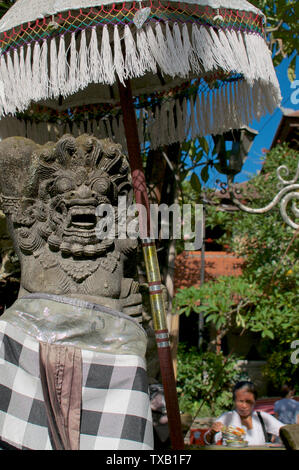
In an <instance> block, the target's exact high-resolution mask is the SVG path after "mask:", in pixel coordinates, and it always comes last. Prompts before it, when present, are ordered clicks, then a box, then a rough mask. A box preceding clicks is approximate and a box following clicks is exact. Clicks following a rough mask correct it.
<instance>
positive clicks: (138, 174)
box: [118, 80, 184, 450]
mask: <svg viewBox="0 0 299 470" xmlns="http://www.w3.org/2000/svg"><path fill="white" fill-rule="evenodd" d="M118 88H119V94H120V102H121V107H122V112H123V117H124V128H125V134H126V141H127V147H128V155H129V162H130V167H131V173H132V183H133V188H134V193H135V199H136V203H137V204H142V205H143V206H144V207H145V208H146V220H143V219H142V217H143V211H140V213H139V215H140V217H141V219H140V227H141V230H142V229H143V234H142V239H141V242H142V249H143V256H144V260H145V266H146V273H147V280H148V285H149V293H150V304H151V310H152V316H153V323H154V330H155V336H156V343H157V348H158V355H159V361H160V369H161V376H162V383H163V388H164V395H165V402H166V409H167V417H168V426H169V435H170V440H171V445H172V448H173V449H175V450H180V449H184V439H183V434H182V428H181V419H180V410H179V405H178V398H177V392H176V382H175V376H174V371H173V363H172V357H171V350H170V342H169V333H168V329H167V323H166V310H165V305H164V301H163V296H162V285H161V276H160V269H159V263H158V257H157V250H156V245H155V242H154V241H153V240H151V239H150V208H149V200H148V194H147V187H146V182H145V176H144V171H143V167H142V159H141V151H140V143H139V138H138V130H137V121H136V114H135V109H134V106H133V96H132V90H131V84H130V81H129V80H127V81H126V82H125V85H122V84H121V83H120V82H119V83H118ZM144 229H145V230H144ZM144 235H145V236H144Z"/></svg>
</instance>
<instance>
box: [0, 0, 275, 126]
mask: <svg viewBox="0 0 299 470" xmlns="http://www.w3.org/2000/svg"><path fill="white" fill-rule="evenodd" d="M142 15H143V17H142ZM263 22H264V15H263V14H262V13H261V12H260V11H259V10H258V9H256V8H255V7H253V6H252V5H251V4H250V3H248V2H246V1H245V0H233V1H228V0H205V1H203V0H196V1H195V0H188V1H186V2H184V3H180V2H174V1H167V2H163V1H157V2H156V1H150V2H147V1H146V2H142V4H139V3H136V2H123V1H116V2H113V3H112V2H109V1H105V0H104V1H103V0H102V1H100V0H95V1H89V0H76V1H68V2H66V1H64V0H55V1H54V0H45V1H41V0H36V1H33V0H18V2H16V3H15V4H14V5H13V6H12V7H11V8H10V10H9V11H8V12H7V13H6V14H5V15H4V16H3V18H2V19H1V21H0V47H1V58H0V116H3V115H7V114H12V115H14V114H15V113H16V112H22V111H24V110H26V109H27V108H28V107H29V106H30V104H31V103H32V102H39V103H43V104H46V105H47V106H49V107H54V108H55V109H57V107H58V109H61V110H66V109H67V108H70V107H73V106H80V105H86V104H97V103H99V102H100V103H115V101H118V99H119V98H118V89H117V81H118V80H119V81H120V82H121V83H124V81H125V80H126V79H131V85H132V90H133V95H134V96H139V95H140V94H145V93H152V92H153V91H155V92H161V93H165V94H166V95H167V93H168V92H171V91H172V90H173V89H174V88H175V87H179V86H181V85H182V84H183V83H184V82H186V79H188V80H191V79H193V78H196V79H197V80H199V79H200V80H201V81H202V83H203V82H204V83H205V84H207V85H208V86H209V89H210V90H211V92H210V93H206V92H205V93H199V94H198V95H197V97H196V99H195V100H194V101H193V102H192V113H193V116H192V119H193V123H194V124H193V125H194V126H195V127H197V128H198V129H197V130H198V135H204V134H207V133H209V134H219V133H222V132H224V131H226V130H228V129H231V128H237V127H239V126H240V123H241V125H247V124H249V123H250V121H251V120H252V119H255V118H259V117H260V116H262V115H263V114H265V113H267V112H273V110H274V109H275V108H276V107H277V105H278V104H279V103H280V99H281V96H280V89H279V85H278V81H277V77H276V75H275V71H274V68H273V64H272V61H271V55H270V51H269V49H268V48H267V45H266V42H265V39H264V32H263ZM107 85H109V86H107ZM59 97H62V98H63V99H62V100H61V99H60V103H59V104H58V103H57V99H58V98H59ZM184 106H186V104H185V103H184V100H180V99H174V100H172V101H171V102H170V104H168V107H167V110H166V112H165V111H164V114H165V115H167V116H168V117H169V118H168V121H169V122H170V121H171V120H173V117H174V116H175V119H176V117H177V116H179V115H180V112H181V113H182V112H184ZM216 110H217V112H216Z"/></svg>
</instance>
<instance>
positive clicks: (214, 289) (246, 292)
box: [174, 276, 262, 339]
mask: <svg viewBox="0 0 299 470" xmlns="http://www.w3.org/2000/svg"><path fill="white" fill-rule="evenodd" d="M261 295H262V292H261V291H260V290H259V288H258V286H257V284H256V283H254V282H252V283H251V284H250V285H249V284H248V280H247V279H245V278H243V277H242V276H240V277H234V276H221V277H219V278H217V281H213V280H212V281H209V282H206V283H205V284H203V286H201V287H195V286H192V287H187V288H184V289H180V290H178V292H177V294H176V296H175V299H174V309H175V312H176V313H178V314H180V315H181V314H185V315H187V316H188V315H190V313H191V312H192V311H194V312H197V313H202V314H203V315H204V318H205V323H206V324H207V323H211V324H213V325H214V327H215V328H216V330H218V335H219V336H218V337H219V339H221V338H222V337H223V336H225V334H226V333H227V332H228V331H229V329H231V328H234V327H241V328H242V329H246V328H248V323H249V322H250V321H251V318H252V309H253V307H254V306H255V305H257V303H258V301H259V299H260V297H261Z"/></svg>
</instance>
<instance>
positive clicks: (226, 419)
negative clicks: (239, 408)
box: [216, 410, 236, 424]
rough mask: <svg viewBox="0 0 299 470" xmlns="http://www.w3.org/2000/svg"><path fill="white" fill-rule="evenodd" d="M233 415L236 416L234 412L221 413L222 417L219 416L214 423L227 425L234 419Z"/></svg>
mask: <svg viewBox="0 0 299 470" xmlns="http://www.w3.org/2000/svg"><path fill="white" fill-rule="evenodd" d="M235 414H236V411H235V410H231V411H226V412H225V413H222V415H220V416H219V417H218V418H217V419H216V421H220V422H221V423H223V424H229V423H230V422H231V420H232V419H233V418H234V416H235Z"/></svg>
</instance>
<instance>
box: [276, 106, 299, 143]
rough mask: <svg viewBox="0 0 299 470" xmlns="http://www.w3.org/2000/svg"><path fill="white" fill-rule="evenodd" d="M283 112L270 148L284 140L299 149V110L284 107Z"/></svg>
mask: <svg viewBox="0 0 299 470" xmlns="http://www.w3.org/2000/svg"><path fill="white" fill-rule="evenodd" d="M282 112H283V115H282V118H281V121H280V123H279V126H278V128H277V131H276V133H275V136H274V139H273V141H272V144H271V147H270V150H271V149H272V148H273V147H275V145H277V144H279V143H282V142H287V143H288V144H289V146H290V147H292V148H295V149H298V140H299V138H298V130H299V111H294V110H293V109H285V108H282Z"/></svg>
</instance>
